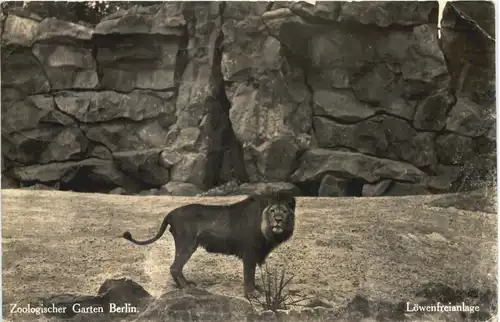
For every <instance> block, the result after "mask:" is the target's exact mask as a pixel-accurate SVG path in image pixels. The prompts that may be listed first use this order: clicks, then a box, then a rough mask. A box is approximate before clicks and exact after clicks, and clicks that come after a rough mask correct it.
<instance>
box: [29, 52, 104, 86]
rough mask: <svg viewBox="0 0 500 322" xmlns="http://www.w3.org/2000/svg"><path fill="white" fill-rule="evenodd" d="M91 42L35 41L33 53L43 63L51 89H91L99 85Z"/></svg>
mask: <svg viewBox="0 0 500 322" xmlns="http://www.w3.org/2000/svg"><path fill="white" fill-rule="evenodd" d="M92 51H93V48H92V44H89V43H85V44H69V45H68V44H52V43H36V44H35V45H34V46H33V54H34V55H35V56H36V58H37V59H38V60H39V61H40V63H41V64H42V65H43V67H44V70H45V74H46V75H47V78H48V80H49V82H50V84H51V87H52V90H62V89H92V88H96V87H97V86H98V85H99V80H98V77H97V70H96V62H95V60H94V57H93V54H92Z"/></svg>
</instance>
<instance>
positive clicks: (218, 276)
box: [2, 190, 497, 314]
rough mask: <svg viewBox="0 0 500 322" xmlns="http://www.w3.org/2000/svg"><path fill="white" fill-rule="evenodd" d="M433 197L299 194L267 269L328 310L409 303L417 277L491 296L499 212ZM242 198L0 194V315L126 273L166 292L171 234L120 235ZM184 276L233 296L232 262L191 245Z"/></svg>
mask: <svg viewBox="0 0 500 322" xmlns="http://www.w3.org/2000/svg"><path fill="white" fill-rule="evenodd" d="M437 197H439V196H418V197H417V196H409V197H379V198H298V201H297V212H296V216H297V219H296V230H295V234H294V236H293V238H292V239H291V240H290V241H289V242H288V243H286V244H284V245H282V246H281V247H279V248H278V249H277V250H276V251H275V252H274V253H272V254H271V256H270V258H269V260H268V264H270V265H271V267H272V266H273V265H278V264H284V265H286V267H287V268H288V271H289V272H290V273H293V274H294V276H295V277H294V279H293V280H292V285H291V286H290V289H292V291H294V292H295V293H297V294H299V295H308V296H316V297H319V298H321V299H324V300H326V301H328V302H330V303H331V304H332V305H334V306H337V305H339V306H340V305H345V304H346V303H347V302H348V301H349V300H350V299H351V298H352V297H354V295H355V294H361V295H363V296H366V297H368V298H371V299H373V300H386V301H387V300H388V301H399V300H404V299H411V298H414V294H415V291H416V289H417V288H418V287H419V286H420V285H422V284H424V283H426V282H434V283H439V282H440V283H444V284H446V285H448V286H452V287H458V288H467V287H476V288H488V289H492V290H496V254H497V242H496V236H497V227H496V225H497V218H496V215H492V214H487V213H482V212H471V211H464V210H457V209H454V208H438V207H432V206H428V205H426V204H425V203H426V202H428V201H431V200H433V199H435V198H437ZM242 198H243V197H203V198H195V197H170V196H148V197H144V196H119V195H104V194H78V193H71V192H60V191H32V190H2V237H3V238H2V251H3V305H4V314H5V313H7V314H8V311H9V310H8V307H9V305H10V304H12V303H17V304H22V303H27V302H29V301H30V300H32V299H33V298H36V297H42V296H47V295H50V294H60V293H76V294H95V293H96V292H97V290H98V288H99V286H100V285H101V284H102V283H103V282H104V280H106V279H108V278H119V277H129V278H131V279H133V280H134V281H136V282H137V283H139V284H141V285H142V286H144V287H145V288H146V290H147V291H149V292H150V293H152V294H153V295H155V296H159V295H161V294H162V293H164V292H166V291H169V290H172V289H174V288H175V286H174V284H173V281H172V279H171V277H170V273H169V266H170V264H171V262H172V259H173V254H174V247H173V238H172V237H171V235H170V234H169V233H168V232H167V233H165V235H164V236H163V237H162V238H161V239H160V240H158V241H157V242H156V243H154V244H151V245H148V246H137V245H134V244H132V243H130V242H128V241H126V240H125V239H123V238H121V234H122V233H123V232H124V231H126V230H130V232H131V233H132V235H133V236H134V237H136V238H137V239H146V238H149V237H151V236H153V235H154V234H156V232H157V229H158V227H159V225H160V223H161V221H162V219H163V216H164V215H165V214H166V213H168V212H169V211H170V210H172V209H174V208H176V207H179V206H181V205H185V204H188V203H195V202H200V203H206V204H222V203H229V202H234V201H238V200H241V199H242ZM185 275H186V277H187V278H188V279H192V280H194V281H196V282H197V283H198V286H200V287H202V288H205V289H207V290H209V291H211V292H215V293H220V294H225V295H232V296H242V286H241V283H242V264H241V262H239V261H238V260H237V259H236V258H233V257H228V256H221V255H214V254H209V253H207V252H206V251H204V250H203V249H199V250H198V251H197V252H196V253H195V254H194V255H193V257H192V259H191V260H190V261H189V262H188V264H187V266H186V268H185Z"/></svg>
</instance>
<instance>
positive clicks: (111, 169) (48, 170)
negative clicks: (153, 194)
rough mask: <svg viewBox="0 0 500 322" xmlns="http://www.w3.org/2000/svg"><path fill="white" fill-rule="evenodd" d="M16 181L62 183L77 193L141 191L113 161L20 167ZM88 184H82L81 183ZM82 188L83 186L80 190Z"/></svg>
mask: <svg viewBox="0 0 500 322" xmlns="http://www.w3.org/2000/svg"><path fill="white" fill-rule="evenodd" d="M11 171H12V176H13V178H14V179H16V180H19V181H21V182H41V183H47V182H49V183H50V182H56V181H59V182H61V183H63V184H65V185H67V186H69V187H71V188H73V189H74V190H76V191H82V190H83V191H84V190H85V189H89V188H92V189H103V192H104V191H105V192H107V191H108V190H109V189H107V188H108V187H113V186H114V187H124V188H125V189H127V190H128V191H137V190H138V184H137V182H135V181H134V180H132V179H131V178H129V177H128V176H126V175H125V174H124V173H122V172H121V171H120V170H118V169H117V168H116V166H115V165H114V164H113V161H110V160H100V159H85V160H82V161H67V162H54V163H49V164H44V165H38V164H37V165H31V166H26V167H16V168H13V169H12V170H11ZM82 179H83V180H84V181H85V182H82V181H81V180H82ZM79 185H80V186H79Z"/></svg>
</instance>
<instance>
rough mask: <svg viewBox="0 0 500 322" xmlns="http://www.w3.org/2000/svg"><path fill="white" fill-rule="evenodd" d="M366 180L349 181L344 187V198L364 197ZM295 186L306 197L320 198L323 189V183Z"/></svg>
mask: <svg viewBox="0 0 500 322" xmlns="http://www.w3.org/2000/svg"><path fill="white" fill-rule="evenodd" d="M366 183H367V181H366V180H364V179H360V178H353V179H348V180H346V181H345V182H344V184H343V186H342V190H343V196H345V197H361V196H362V195H363V185H365V184H366ZM295 185H296V186H297V187H298V188H299V190H300V195H301V196H304V197H318V196H319V190H320V187H321V181H319V180H314V181H307V182H298V183H295ZM325 197H326V196H325Z"/></svg>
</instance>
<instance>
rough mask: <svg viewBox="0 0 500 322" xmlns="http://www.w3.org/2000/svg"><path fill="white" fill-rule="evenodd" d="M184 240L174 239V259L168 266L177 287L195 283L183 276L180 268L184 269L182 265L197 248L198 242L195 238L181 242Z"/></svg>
mask: <svg viewBox="0 0 500 322" xmlns="http://www.w3.org/2000/svg"><path fill="white" fill-rule="evenodd" d="M184 238H185V237H184ZM185 241H186V240H185V239H184V240H182V242H180V241H179V242H178V241H177V240H176V241H175V259H174V262H173V263H172V265H171V266H170V274H171V275H172V278H173V279H174V281H175V283H176V284H177V286H178V287H179V288H186V287H188V286H190V285H192V286H195V285H196V283H195V282H193V281H188V280H187V279H186V278H185V277H184V274H183V273H182V270H183V269H184V265H186V263H187V262H188V260H189V259H190V258H191V256H192V255H193V253H194V252H195V251H196V249H197V248H198V244H197V243H196V241H195V240H193V242H191V243H189V244H184V243H183V242H185Z"/></svg>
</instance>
